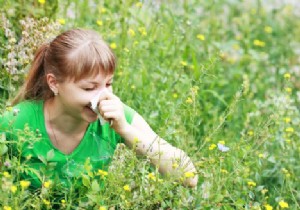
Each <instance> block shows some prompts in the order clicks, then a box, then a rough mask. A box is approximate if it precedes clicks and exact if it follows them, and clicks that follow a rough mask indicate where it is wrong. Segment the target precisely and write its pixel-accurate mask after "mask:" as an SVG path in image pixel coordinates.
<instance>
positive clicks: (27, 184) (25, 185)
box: [20, 180, 31, 189]
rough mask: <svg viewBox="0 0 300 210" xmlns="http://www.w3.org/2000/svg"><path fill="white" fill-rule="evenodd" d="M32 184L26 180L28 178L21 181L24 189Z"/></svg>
mask: <svg viewBox="0 0 300 210" xmlns="http://www.w3.org/2000/svg"><path fill="white" fill-rule="evenodd" d="M30 184H31V183H30V181H26V180H22V181H20V185H21V187H22V189H26V188H28V187H29V186H30Z"/></svg>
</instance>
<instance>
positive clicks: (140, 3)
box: [135, 2, 143, 8]
mask: <svg viewBox="0 0 300 210" xmlns="http://www.w3.org/2000/svg"><path fill="white" fill-rule="evenodd" d="M135 6H136V7H138V8H141V7H142V6H143V3H142V2H137V3H136V4H135Z"/></svg>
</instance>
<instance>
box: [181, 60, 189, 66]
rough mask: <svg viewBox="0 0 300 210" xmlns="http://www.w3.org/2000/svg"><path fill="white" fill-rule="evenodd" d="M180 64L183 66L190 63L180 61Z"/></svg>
mask: <svg viewBox="0 0 300 210" xmlns="http://www.w3.org/2000/svg"><path fill="white" fill-rule="evenodd" d="M180 64H181V65H182V66H187V65H188V64H187V62H186V61H180Z"/></svg>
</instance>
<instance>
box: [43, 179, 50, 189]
mask: <svg viewBox="0 0 300 210" xmlns="http://www.w3.org/2000/svg"><path fill="white" fill-rule="evenodd" d="M50 185H51V181H46V182H44V183H43V186H44V187H45V188H49V187H50Z"/></svg>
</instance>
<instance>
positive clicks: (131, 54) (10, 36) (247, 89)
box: [0, 0, 300, 210]
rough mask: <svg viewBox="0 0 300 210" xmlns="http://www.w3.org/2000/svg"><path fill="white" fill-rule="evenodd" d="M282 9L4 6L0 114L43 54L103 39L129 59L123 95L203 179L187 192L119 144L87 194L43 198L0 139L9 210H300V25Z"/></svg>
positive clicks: (240, 4) (231, 0)
mask: <svg viewBox="0 0 300 210" xmlns="http://www.w3.org/2000/svg"><path fill="white" fill-rule="evenodd" d="M278 2H279V3H278ZM282 2H287V1H282ZM282 2H281V1H275V0H274V1H272V0H269V1H262V0H256V1H251V0H248V1H238V0H214V1H206V0H189V1H187V0H174V1H171V0H165V1H159V0H155V1H147V0H145V1H137V0H110V1H109V0H103V1H96V0H74V1H62V0H28V1H23V0H13V1H5V0H0V4H1V5H2V6H1V9H0V10H1V19H0V26H1V27H0V40H1V42H0V63H1V66H0V110H1V112H2V111H5V110H8V109H11V108H10V102H9V98H12V97H13V96H14V95H15V94H16V91H17V90H18V88H19V87H20V85H21V84H22V83H23V80H24V78H26V73H27V70H28V67H29V66H30V62H31V59H32V58H33V54H34V52H35V50H36V48H37V46H38V45H39V44H41V43H43V42H46V41H49V40H51V39H52V38H53V37H54V36H55V35H57V34H58V33H59V32H60V31H63V30H65V29H70V28H74V27H82V28H90V29H94V30H96V31H98V32H99V33H100V34H101V35H102V36H103V38H104V39H105V40H106V41H107V42H108V43H109V44H110V47H111V48H112V49H113V50H114V52H115V53H116V55H117V58H118V66H117V70H116V76H115V82H114V92H115V94H116V95H118V96H119V97H120V98H121V99H122V101H124V102H125V103H126V104H127V105H129V106H131V107H132V108H134V109H135V110H137V111H138V112H139V113H140V114H141V115H142V116H143V117H144V118H145V119H146V120H147V121H148V123H149V124H150V125H151V126H152V127H153V129H154V130H155V131H156V132H157V133H158V134H159V135H160V136H161V137H163V138H164V139H166V140H167V141H169V142H171V143H172V144H173V145H175V146H177V147H179V148H181V149H183V150H184V151H186V152H187V153H188V154H189V155H190V156H191V158H192V159H193V161H194V163H195V165H196V167H197V170H198V173H199V183H198V186H197V188H196V189H190V188H186V187H183V186H182V185H181V181H182V180H183V179H184V178H185V177H181V178H179V179H178V178H174V177H171V176H170V177H169V176H164V177H163V176H161V175H159V173H158V172H157V170H156V169H154V168H153V167H151V166H150V164H149V158H148V157H136V155H135V154H134V152H133V151H131V150H129V149H126V148H124V147H123V146H122V145H120V147H119V148H118V149H117V151H116V154H115V157H114V160H113V162H112V164H111V167H110V168H109V170H108V171H102V170H99V171H98V172H97V173H91V172H90V167H89V163H88V162H87V163H86V165H85V168H86V172H87V173H86V174H82V185H80V186H74V187H72V188H70V189H68V190H67V191H66V190H62V189H60V188H59V187H57V183H54V182H52V181H51V180H45V181H44V183H43V187H42V188H41V189H38V190H35V191H32V190H30V182H29V181H27V180H21V179H20V173H21V172H24V171H26V170H30V169H28V167H27V166H26V162H25V163H22V164H20V160H19V158H18V156H17V155H14V156H11V155H10V154H9V151H8V150H7V148H8V147H7V144H9V142H5V140H4V137H1V136H0V209H5V210H11V209H52V208H57V209H101V210H105V209H107V210H108V209H172V210H173V209H174V210H175V209H214V210H217V209H222V210H228V209H256V210H259V209H265V210H272V209H274V210H275V209H300V179H299V177H300V164H299V162H300V141H299V138H300V129H299V128H300V109H299V108H300V106H299V102H300V91H299V88H300V80H299V78H300V77H299V76H300V18H299V16H300V14H299V5H297V3H295V4H289V3H282ZM291 2H292V1H291ZM295 2H296V1H295ZM298 4H299V3H298ZM18 135H20V136H19V137H20V139H22V140H24V141H25V140H28V139H32V138H34V137H33V136H34V134H33V133H32V132H31V131H29V130H24V132H23V133H20V134H18ZM21 142H22V141H21ZM17 148H19V147H18V145H17ZM50 157H51V154H49V158H50ZM28 158H30V157H28ZM43 161H44V162H45V165H46V166H47V167H48V169H51V164H49V163H48V162H47V160H43ZM174 167H176V166H174Z"/></svg>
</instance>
